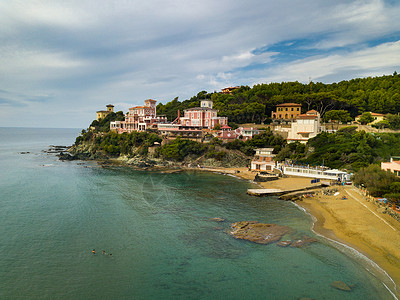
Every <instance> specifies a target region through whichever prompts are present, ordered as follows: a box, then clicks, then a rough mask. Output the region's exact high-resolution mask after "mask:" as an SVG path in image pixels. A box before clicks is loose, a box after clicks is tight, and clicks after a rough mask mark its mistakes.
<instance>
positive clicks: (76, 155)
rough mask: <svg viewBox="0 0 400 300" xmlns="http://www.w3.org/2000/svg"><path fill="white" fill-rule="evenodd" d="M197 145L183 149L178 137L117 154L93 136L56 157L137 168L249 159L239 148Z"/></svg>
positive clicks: (238, 162) (234, 163) (230, 165)
mask: <svg viewBox="0 0 400 300" xmlns="http://www.w3.org/2000/svg"><path fill="white" fill-rule="evenodd" d="M193 143H195V142H193ZM196 144H199V143H196ZM196 144H191V147H192V149H185V148H188V145H186V143H185V145H181V144H179V140H178V141H172V142H171V143H169V144H165V145H164V146H161V145H159V144H157V145H152V146H148V145H145V144H142V145H140V146H134V145H132V146H130V147H129V151H127V152H128V153H118V154H116V153H112V152H111V153H110V151H107V150H108V149H109V145H103V146H100V145H99V144H98V143H96V142H95V140H94V139H93V140H89V141H82V142H80V143H78V144H74V145H73V146H71V147H70V148H69V149H68V150H67V151H66V152H62V153H60V154H59V158H60V160H96V161H99V162H103V163H113V164H121V165H127V166H132V167H136V168H140V169H148V168H178V167H182V166H186V167H198V166H201V167H206V168H216V167H218V168H220V167H222V168H233V167H246V166H247V165H248V164H249V162H250V157H248V156H247V155H245V154H243V153H242V152H240V151H238V150H229V149H225V148H224V147H221V146H218V145H212V144H210V145H203V146H202V148H203V149H200V150H199V149H195V148H196V146H198V145H196ZM173 146H176V148H177V149H171V148H173ZM114 147H116V146H114ZM174 150H177V151H174ZM175 152H177V153H175ZM182 152H183V153H182Z"/></svg>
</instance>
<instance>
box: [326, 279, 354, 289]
mask: <svg viewBox="0 0 400 300" xmlns="http://www.w3.org/2000/svg"><path fill="white" fill-rule="evenodd" d="M331 287H333V288H335V289H338V290H341V291H346V292H350V291H351V288H350V287H349V286H348V285H347V284H346V283H344V282H343V281H339V280H337V281H333V282H331Z"/></svg>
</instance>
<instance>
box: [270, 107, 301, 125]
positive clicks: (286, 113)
mask: <svg viewBox="0 0 400 300" xmlns="http://www.w3.org/2000/svg"><path fill="white" fill-rule="evenodd" d="M300 114H301V104H297V103H282V104H278V105H277V106H276V111H273V112H272V113H271V119H272V120H281V121H291V120H294V119H296V117H297V116H298V115H300Z"/></svg>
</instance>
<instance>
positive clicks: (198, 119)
mask: <svg viewBox="0 0 400 300" xmlns="http://www.w3.org/2000/svg"><path fill="white" fill-rule="evenodd" d="M212 107H213V101H212V100H202V101H201V104H200V107H193V108H188V109H185V110H184V113H185V116H184V117H181V118H180V123H181V124H182V125H183V126H194V127H200V128H208V129H213V128H214V126H215V125H217V124H219V125H221V127H222V126H224V125H227V124H228V118H227V117H218V116H217V113H218V111H217V110H216V109H213V108H212Z"/></svg>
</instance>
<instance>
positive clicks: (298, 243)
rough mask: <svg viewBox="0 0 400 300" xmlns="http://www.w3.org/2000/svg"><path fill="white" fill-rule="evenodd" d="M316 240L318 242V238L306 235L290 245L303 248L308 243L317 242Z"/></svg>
mask: <svg viewBox="0 0 400 300" xmlns="http://www.w3.org/2000/svg"><path fill="white" fill-rule="evenodd" d="M315 242H317V239H314V238H311V237H309V236H305V237H304V238H303V239H301V240H296V241H294V242H293V243H292V244H291V245H290V247H295V248H301V247H304V246H307V245H309V244H311V243H315Z"/></svg>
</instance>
